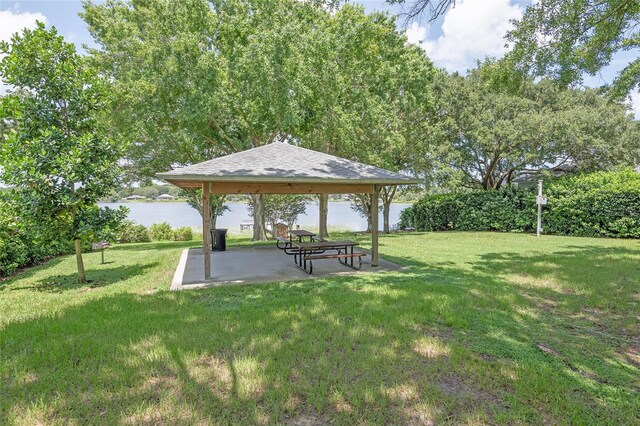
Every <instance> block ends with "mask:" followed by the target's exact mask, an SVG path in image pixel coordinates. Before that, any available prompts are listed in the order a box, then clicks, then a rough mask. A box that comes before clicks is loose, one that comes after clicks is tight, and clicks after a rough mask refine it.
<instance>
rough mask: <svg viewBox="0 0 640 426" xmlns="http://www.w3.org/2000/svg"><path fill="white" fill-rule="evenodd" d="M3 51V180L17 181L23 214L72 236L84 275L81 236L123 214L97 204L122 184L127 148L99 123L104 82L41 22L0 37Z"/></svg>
mask: <svg viewBox="0 0 640 426" xmlns="http://www.w3.org/2000/svg"><path fill="white" fill-rule="evenodd" d="M0 53H1V54H4V55H5V56H4V58H3V59H2V61H0V78H1V79H2V80H3V82H4V83H6V84H9V85H11V86H12V87H13V89H12V90H11V92H10V93H8V94H7V95H5V96H4V97H3V98H2V101H1V103H0V121H1V122H2V123H3V125H2V140H1V141H0V142H1V144H0V164H2V168H0V182H2V183H4V184H5V185H7V186H10V187H12V190H11V193H10V195H9V198H10V199H11V201H12V202H13V203H14V205H15V206H17V207H21V208H20V209H19V210H20V214H22V215H24V216H25V217H27V216H31V218H33V219H35V220H37V221H38V222H39V223H40V224H42V225H45V226H47V227H48V228H49V229H51V230H56V231H57V232H58V233H59V235H60V236H61V237H66V238H68V239H69V240H73V241H74V245H75V252H76V260H77V266H78V281H79V282H86V275H85V271H84V264H83V260H82V249H81V239H82V238H87V237H88V236H90V235H99V234H100V232H97V228H105V227H109V224H113V223H114V222H117V221H118V220H120V219H122V217H123V216H124V213H125V212H124V211H113V210H108V209H98V208H97V207H96V202H97V200H98V199H99V198H101V197H103V196H106V195H107V194H108V193H109V191H110V190H111V189H112V188H114V187H116V185H117V183H118V167H117V161H118V159H119V158H120V157H121V154H122V150H121V147H120V145H119V144H118V143H116V141H114V140H112V139H111V138H109V137H108V136H107V135H105V134H104V133H103V132H102V131H101V129H100V128H99V126H98V124H97V122H98V120H97V115H98V113H99V112H100V110H101V108H102V107H103V105H104V104H105V103H106V101H107V93H108V92H107V91H106V85H105V81H104V80H103V79H101V78H100V77H99V76H98V75H96V74H95V73H94V72H92V71H91V70H90V69H89V68H88V67H86V66H85V64H84V62H83V60H82V58H81V57H80V56H79V55H78V54H77V53H76V50H75V46H74V45H73V44H72V43H67V42H65V41H64V39H63V37H62V36H60V35H58V33H57V31H56V29H55V28H51V29H50V30H47V29H46V28H45V26H44V24H43V23H41V22H39V23H38V24H37V27H36V28H35V29H34V30H29V29H25V30H23V32H22V34H14V35H13V37H12V38H11V42H10V43H7V42H2V43H0Z"/></svg>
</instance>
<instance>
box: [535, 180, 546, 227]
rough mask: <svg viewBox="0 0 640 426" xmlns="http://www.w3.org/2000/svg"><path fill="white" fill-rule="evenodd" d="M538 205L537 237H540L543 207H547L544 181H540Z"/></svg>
mask: <svg viewBox="0 0 640 426" xmlns="http://www.w3.org/2000/svg"><path fill="white" fill-rule="evenodd" d="M536 204H537V205H538V226H537V229H536V235H537V236H538V237H539V236H540V234H542V206H546V205H547V197H545V196H544V195H542V179H540V180H539V181H538V196H537V197H536Z"/></svg>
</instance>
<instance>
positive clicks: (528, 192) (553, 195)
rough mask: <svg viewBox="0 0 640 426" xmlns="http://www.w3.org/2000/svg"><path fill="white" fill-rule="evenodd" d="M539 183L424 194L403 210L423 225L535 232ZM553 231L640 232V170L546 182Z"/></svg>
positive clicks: (406, 220) (546, 218)
mask: <svg viewBox="0 0 640 426" xmlns="http://www.w3.org/2000/svg"><path fill="white" fill-rule="evenodd" d="M536 192H537V189H536V188H529V189H516V188H506V189H501V190H495V191H474V192H464V193H451V194H443V195H431V196H427V197H424V198H423V199H422V200H420V201H418V202H417V203H416V204H414V205H413V206H412V207H410V208H408V209H405V210H404V211H403V212H402V213H401V216H400V226H402V227H414V228H416V229H418V230H420V231H446V230H459V231H503V232H533V231H535V226H536V214H537V210H536V195H537V194H536ZM544 192H545V195H546V196H547V197H548V204H547V206H545V207H544V209H543V215H542V226H543V229H544V232H545V233H547V234H557V235H574V236H588V237H617V238H640V174H639V173H636V172H634V171H633V170H622V171H616V172H597V173H591V174H585V175H575V176H570V177H564V178H558V179H555V180H553V181H550V182H549V183H548V184H546V185H545V191H544Z"/></svg>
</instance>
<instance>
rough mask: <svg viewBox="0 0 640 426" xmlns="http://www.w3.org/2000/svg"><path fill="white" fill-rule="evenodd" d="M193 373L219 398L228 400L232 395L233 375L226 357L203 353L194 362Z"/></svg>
mask: <svg viewBox="0 0 640 426" xmlns="http://www.w3.org/2000/svg"><path fill="white" fill-rule="evenodd" d="M191 373H192V374H193V377H194V378H195V379H196V380H198V381H199V382H200V383H202V384H205V385H206V386H207V387H208V388H209V389H210V390H211V393H212V394H213V395H215V396H216V397H217V398H219V399H221V400H223V401H226V400H228V399H229V398H230V397H231V392H232V384H233V376H232V373H231V368H230V366H229V364H228V363H227V361H226V360H225V359H223V358H218V357H216V356H213V355H208V354H207V355H201V356H199V357H198V358H197V359H196V360H195V362H194V363H193V367H191Z"/></svg>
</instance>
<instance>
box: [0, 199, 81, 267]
mask: <svg viewBox="0 0 640 426" xmlns="http://www.w3.org/2000/svg"><path fill="white" fill-rule="evenodd" d="M47 234H48V233H47V230H44V229H39V228H38V227H36V226H34V225H31V226H26V225H25V224H22V223H19V222H18V221H17V220H16V219H15V217H14V215H12V214H11V212H10V211H9V209H8V208H7V207H6V206H4V205H3V204H1V203H0V277H4V276H7V275H11V274H13V273H14V272H15V271H16V269H18V268H22V267H25V266H29V265H33V264H36V263H38V262H41V261H43V260H45V259H47V258H50V257H52V256H56V255H58V254H62V253H71V252H72V251H73V245H72V243H71V242H69V241H59V239H57V238H54V237H53V236H51V235H47Z"/></svg>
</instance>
